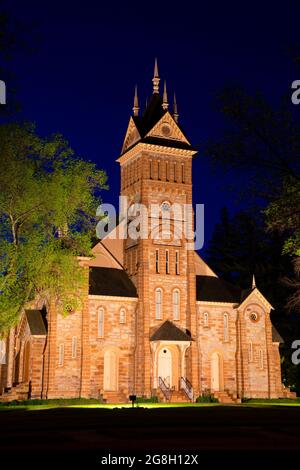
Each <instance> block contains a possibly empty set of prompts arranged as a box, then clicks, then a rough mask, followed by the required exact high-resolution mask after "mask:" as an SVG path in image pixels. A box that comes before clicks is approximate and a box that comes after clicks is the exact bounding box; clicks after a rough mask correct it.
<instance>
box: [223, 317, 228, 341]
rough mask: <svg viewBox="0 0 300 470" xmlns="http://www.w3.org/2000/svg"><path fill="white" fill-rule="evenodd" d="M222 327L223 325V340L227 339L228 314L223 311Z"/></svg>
mask: <svg viewBox="0 0 300 470" xmlns="http://www.w3.org/2000/svg"><path fill="white" fill-rule="evenodd" d="M223 327H224V341H228V314H227V313H224V316H223Z"/></svg>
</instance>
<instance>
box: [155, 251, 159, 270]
mask: <svg viewBox="0 0 300 470" xmlns="http://www.w3.org/2000/svg"><path fill="white" fill-rule="evenodd" d="M155 272H156V273H157V274H158V273H159V249H156V250H155Z"/></svg>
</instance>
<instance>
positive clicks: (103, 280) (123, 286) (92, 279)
mask: <svg viewBox="0 0 300 470" xmlns="http://www.w3.org/2000/svg"><path fill="white" fill-rule="evenodd" d="M89 294H90V295H110V296H116V297H137V292H136V288H135V285H134V284H133V282H132V281H131V280H130V279H129V277H128V275H127V273H126V272H125V271H123V270H122V269H116V268H101V267H91V268H90V276H89Z"/></svg>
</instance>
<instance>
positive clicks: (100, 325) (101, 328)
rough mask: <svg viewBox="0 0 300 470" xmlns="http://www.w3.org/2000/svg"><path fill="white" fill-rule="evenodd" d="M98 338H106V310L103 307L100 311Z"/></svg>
mask: <svg viewBox="0 0 300 470" xmlns="http://www.w3.org/2000/svg"><path fill="white" fill-rule="evenodd" d="M98 336H99V338H103V336H104V308H103V307H101V308H99V310H98Z"/></svg>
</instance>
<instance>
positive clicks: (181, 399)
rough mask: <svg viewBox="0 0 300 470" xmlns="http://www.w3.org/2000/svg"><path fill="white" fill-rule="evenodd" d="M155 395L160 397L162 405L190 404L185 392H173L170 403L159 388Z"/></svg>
mask: <svg viewBox="0 0 300 470" xmlns="http://www.w3.org/2000/svg"><path fill="white" fill-rule="evenodd" d="M154 395H155V396H157V397H158V400H159V401H160V402H161V403H190V400H189V399H188V397H187V396H186V394H185V393H184V391H183V390H173V391H172V392H171V399H170V401H168V400H167V399H166V398H165V396H164V394H163V392H162V391H161V390H160V389H159V388H158V389H156V390H154Z"/></svg>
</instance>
